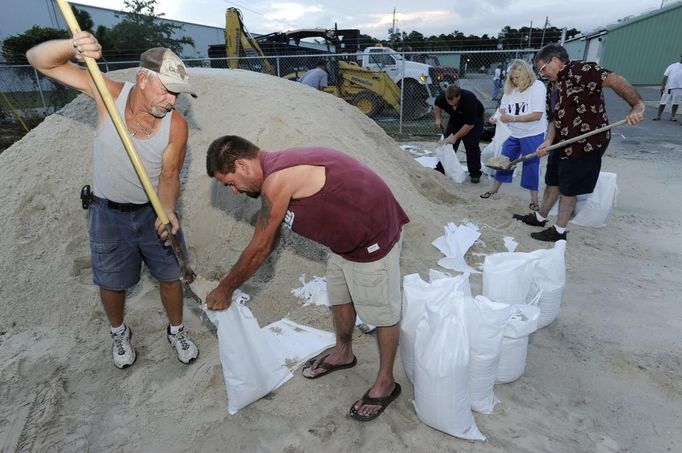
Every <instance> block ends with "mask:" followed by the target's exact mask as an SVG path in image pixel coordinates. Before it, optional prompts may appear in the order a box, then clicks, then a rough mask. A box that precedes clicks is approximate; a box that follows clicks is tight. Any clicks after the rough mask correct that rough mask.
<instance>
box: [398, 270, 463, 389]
mask: <svg viewBox="0 0 682 453" xmlns="http://www.w3.org/2000/svg"><path fill="white" fill-rule="evenodd" d="M458 288H469V278H468V274H467V276H466V281H464V277H462V276H459V277H444V278H440V279H437V280H434V281H432V282H431V283H428V282H425V281H424V280H422V278H421V277H420V276H419V274H410V275H406V276H405V277H403V310H402V311H403V317H402V319H401V321H400V343H399V348H400V359H401V361H402V362H403V368H404V369H405V375H407V378H408V379H409V380H410V382H414V357H415V350H414V345H415V339H416V335H417V326H418V325H419V322H420V321H421V320H422V319H423V318H424V317H425V316H426V304H427V303H428V302H431V303H439V301H441V300H445V299H447V298H449V297H450V296H451V294H452V293H453V292H455V291H458V290H459V289H458ZM469 291H471V290H470V289H469Z"/></svg>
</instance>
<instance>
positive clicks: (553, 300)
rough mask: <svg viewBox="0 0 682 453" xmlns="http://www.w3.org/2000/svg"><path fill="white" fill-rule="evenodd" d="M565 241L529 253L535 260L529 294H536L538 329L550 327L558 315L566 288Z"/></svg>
mask: <svg viewBox="0 0 682 453" xmlns="http://www.w3.org/2000/svg"><path fill="white" fill-rule="evenodd" d="M565 251H566V241H557V242H556V243H555V244H554V248H552V249H541V250H536V251H534V252H531V253H530V255H532V256H533V257H535V258H537V263H536V266H535V273H534V274H533V285H532V286H531V293H533V294H538V303H537V306H538V308H539V309H540V317H539V318H538V329H542V328H543V327H546V326H548V325H550V324H551V323H552V322H554V320H555V319H556V317H557V315H558V314H559V307H560V306H561V299H562V297H563V294H564V287H565V286H566V261H565V259H564V254H565Z"/></svg>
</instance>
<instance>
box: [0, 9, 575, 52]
mask: <svg viewBox="0 0 682 453" xmlns="http://www.w3.org/2000/svg"><path fill="white" fill-rule="evenodd" d="M124 3H125V6H126V10H125V11H122V12H120V13H116V14H115V15H116V17H118V18H120V19H121V20H120V22H119V23H118V24H116V25H114V26H113V27H110V28H109V27H105V26H103V25H100V26H98V27H97V28H96V29H94V30H93V28H94V22H93V20H92V18H91V17H90V14H88V13H87V11H82V10H79V9H78V8H76V7H74V6H72V9H73V11H74V14H75V15H76V18H77V20H78V23H79V24H80V27H81V29H83V30H86V31H89V32H91V33H92V34H93V35H95V37H97V39H98V40H99V42H100V43H101V44H102V48H103V49H104V59H105V61H109V62H111V61H134V60H137V59H138V58H139V56H140V54H141V53H142V52H144V51H145V50H146V49H149V48H151V47H167V48H169V49H171V50H173V51H174V52H176V53H177V54H180V53H181V52H182V48H183V47H184V46H185V45H191V46H194V40H193V39H192V38H191V37H189V36H182V35H180V33H181V32H182V30H183V27H182V25H178V24H175V23H172V22H168V21H165V20H159V19H163V16H164V14H163V13H160V12H158V11H157V6H158V4H157V3H158V1H157V0H125V1H124ZM579 33H580V32H579V31H578V30H576V29H575V28H571V29H570V30H567V31H566V39H569V38H571V37H573V36H576V35H578V34H579ZM179 35H180V36H179ZM70 36H71V35H70V33H69V32H68V31H66V30H61V29H56V28H49V27H40V26H37V25H36V26H34V27H32V28H31V29H29V30H27V31H26V32H24V33H22V34H20V35H16V36H10V37H8V38H6V39H5V40H4V41H3V42H2V54H3V57H4V59H5V62H6V63H7V64H16V65H19V64H27V61H26V57H25V54H26V51H27V50H28V49H30V48H31V47H33V46H35V45H37V44H39V43H41V42H44V41H47V40H51V39H61V38H69V37H70ZM560 38H561V29H559V28H556V27H554V26H550V27H547V28H544V29H543V28H538V27H533V28H530V27H521V28H518V29H517V28H512V27H510V26H506V27H504V28H503V29H502V30H501V31H500V32H499V34H498V36H496V37H495V36H488V35H487V34H483V35H482V36H477V35H473V34H469V35H465V34H464V33H463V32H461V31H459V30H455V31H453V32H452V33H447V34H439V35H431V36H425V35H423V34H422V33H420V32H418V31H411V32H410V33H405V32H402V33H394V34H391V36H390V37H389V38H388V39H383V40H380V39H376V38H373V37H372V36H370V35H364V34H361V35H360V39H359V41H360V42H359V43H358V44H359V46H360V48H364V47H369V46H374V45H376V44H377V43H381V44H382V45H383V46H387V47H392V48H394V49H396V50H399V51H400V50H404V51H467V50H498V49H504V50H512V49H527V48H531V49H534V48H539V47H541V46H542V45H543V44H546V43H549V42H558V41H559V40H560Z"/></svg>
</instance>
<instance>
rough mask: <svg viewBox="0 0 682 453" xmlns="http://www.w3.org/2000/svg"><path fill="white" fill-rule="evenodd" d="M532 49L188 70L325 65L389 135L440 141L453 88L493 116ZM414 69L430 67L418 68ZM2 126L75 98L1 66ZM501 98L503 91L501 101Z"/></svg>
mask: <svg viewBox="0 0 682 453" xmlns="http://www.w3.org/2000/svg"><path fill="white" fill-rule="evenodd" d="M535 52H536V51H535V50H533V49H523V50H518V51H516V50H515V51H504V50H495V51H467V52H428V53H426V52H419V51H416V52H399V53H397V54H394V55H397V57H396V58H393V59H392V61H393V62H394V63H395V64H388V63H390V62H389V61H384V60H381V59H377V60H376V61H370V63H372V69H367V68H364V67H363V66H362V64H363V63H367V60H365V61H362V60H361V58H362V54H348V53H346V54H328V53H316V54H304V55H301V54H298V55H280V56H268V57H243V58H201V59H185V60H184V61H185V63H186V64H187V66H189V67H193V66H200V67H211V68H223V69H226V68H239V69H246V70H251V71H257V72H262V73H266V74H270V75H272V76H273V77H282V78H287V79H289V80H292V83H294V82H293V81H296V80H297V79H299V78H300V77H301V76H303V74H305V72H306V71H308V70H310V69H312V68H315V67H316V66H317V64H318V63H319V62H320V61H324V62H325V64H326V67H325V70H326V71H327V73H328V80H329V87H328V88H327V89H326V90H325V91H328V92H330V93H331V94H333V95H336V96H339V97H341V98H343V99H345V100H346V101H348V102H349V103H351V104H353V105H356V106H357V107H358V108H359V109H360V110H361V111H362V112H363V113H365V114H367V115H368V116H370V117H371V118H372V119H373V120H374V121H375V122H376V123H377V124H378V125H379V126H381V127H382V128H384V129H385V130H386V132H387V133H389V134H393V135H425V136H433V135H438V134H439V133H440V131H439V130H438V129H437V128H436V126H435V122H434V115H433V101H434V99H435V97H436V96H437V95H438V94H440V93H441V92H442V91H443V90H444V89H445V88H446V87H447V85H449V84H451V83H457V84H459V86H460V87H461V88H463V89H466V90H470V91H472V92H473V93H474V94H476V96H477V97H478V98H479V100H480V101H481V102H482V103H483V105H484V107H485V108H486V110H487V113H491V114H492V112H494V110H495V109H496V108H497V105H498V102H497V101H496V99H495V98H494V96H493V95H494V94H497V93H495V92H494V91H495V87H494V83H493V72H494V69H495V67H496V66H498V65H499V66H500V67H501V68H506V67H507V66H508V65H509V63H510V62H511V61H512V60H513V59H514V58H524V59H526V60H528V61H530V60H531V59H532V56H533V55H534V54H535ZM414 62H417V63H425V64H428V65H429V67H426V66H423V67H422V69H423V70H422V69H418V68H417V69H416V70H415V67H414V66H415V65H414ZM136 65H137V62H136V61H128V62H115V63H112V62H102V63H100V68H101V69H102V71H103V72H107V71H110V70H115V69H121V68H126V67H135V66H136ZM0 92H1V93H2V94H4V96H0V122H16V121H18V120H19V118H22V119H23V120H27V119H29V118H30V119H33V121H32V122H34V123H35V120H36V118H37V119H39V118H41V117H44V116H46V115H49V114H51V113H54V112H55V111H57V110H58V109H60V108H61V107H63V106H64V105H66V104H67V103H68V102H70V101H71V100H73V99H74V98H75V97H76V95H77V92H75V91H74V90H72V89H69V88H66V87H64V86H62V85H59V84H56V83H53V82H52V81H50V80H49V79H48V78H46V77H44V76H43V75H41V74H39V73H38V72H37V71H35V69H33V68H32V67H31V66H28V65H26V66H6V65H5V66H2V65H0ZM498 97H501V91H500V92H499V94H498Z"/></svg>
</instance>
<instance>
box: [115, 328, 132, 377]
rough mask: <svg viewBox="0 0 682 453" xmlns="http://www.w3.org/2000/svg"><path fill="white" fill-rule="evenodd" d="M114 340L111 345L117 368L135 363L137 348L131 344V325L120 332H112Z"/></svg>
mask: <svg viewBox="0 0 682 453" xmlns="http://www.w3.org/2000/svg"><path fill="white" fill-rule="evenodd" d="M110 335H111V338H113V340H114V342H113V344H112V346H111V352H112V355H113V356H114V365H115V366H116V368H125V367H128V366H130V365H132V364H133V363H135V358H136V355H135V350H134V349H133V347H132V345H131V344H130V337H131V336H132V332H131V331H130V327H128V326H126V329H125V330H124V331H123V332H121V333H119V334H113V333H112V334H110Z"/></svg>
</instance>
